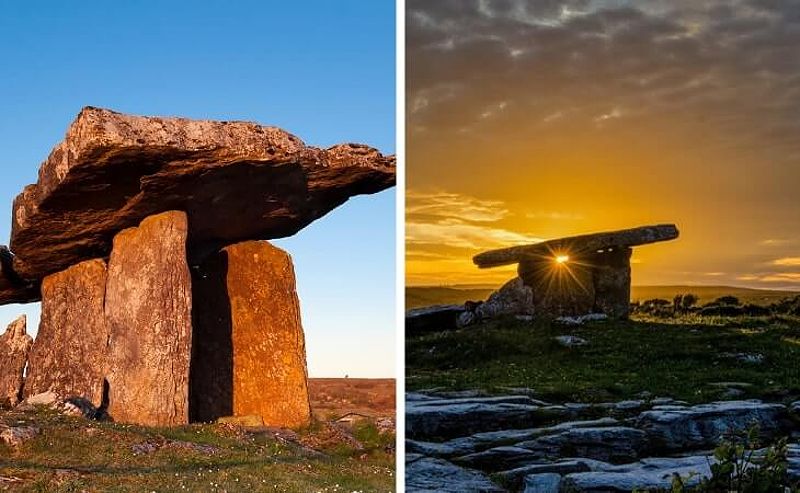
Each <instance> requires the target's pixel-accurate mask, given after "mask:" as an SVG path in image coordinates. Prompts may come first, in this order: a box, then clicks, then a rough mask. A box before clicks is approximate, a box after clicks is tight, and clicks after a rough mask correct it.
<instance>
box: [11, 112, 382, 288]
mask: <svg viewBox="0 0 800 493" xmlns="http://www.w3.org/2000/svg"><path fill="white" fill-rule="evenodd" d="M394 181H395V159H394V157H393V156H383V155H381V154H380V153H379V152H378V151H377V150H375V149H372V148H370V147H367V146H363V145H358V144H343V145H337V146H334V147H331V148H328V149H318V148H315V147H310V146H307V145H306V144H304V143H303V142H302V141H301V140H300V139H298V138H297V137H295V136H293V135H291V134H289V133H287V132H285V131H283V130H281V129H278V128H275V127H264V126H261V125H257V124H254V123H247V122H216V121H197V120H187V119H184V118H159V117H140V116H131V115H124V114H120V113H116V112H113V111H109V110H105V109H99V108H91V107H87V108H84V109H83V110H82V111H81V112H80V114H79V115H78V117H77V119H76V120H75V121H74V122H73V123H72V124H71V125H70V127H69V129H68V131H67V134H66V137H65V139H64V141H63V142H61V143H60V144H58V145H57V146H56V147H55V148H54V149H53V151H52V152H51V153H50V156H49V157H48V158H47V160H46V161H45V162H44V163H42V165H41V168H40V170H39V179H38V181H37V183H36V184H34V185H29V186H28V187H26V188H25V190H24V191H23V192H22V193H21V194H20V195H19V196H18V197H17V198H16V200H15V201H14V212H13V222H12V236H11V251H12V252H14V254H15V255H16V257H15V259H14V262H13V264H14V271H15V274H16V275H17V276H19V277H21V278H23V279H26V280H28V281H37V280H40V279H41V278H43V277H44V276H46V275H48V274H51V273H54V272H59V271H61V270H64V269H66V268H67V267H69V266H70V265H73V264H76V263H78V262H81V261H83V260H88V259H92V258H102V257H105V256H107V255H108V254H109V252H110V251H111V247H112V239H113V237H114V235H115V234H117V233H118V232H119V231H121V230H123V229H126V228H129V227H134V226H136V225H137V224H138V223H139V222H140V221H141V220H142V219H144V218H145V217H148V216H150V215H153V214H157V213H160V212H164V211H168V210H183V211H186V212H187V214H188V227H189V230H190V231H191V244H190V248H189V250H190V254H191V257H192V258H193V259H194V260H193V261H192V264H193V265H194V264H196V263H199V261H200V260H202V258H203V257H204V255H205V254H206V253H209V252H214V251H217V250H219V249H220V248H221V247H224V246H226V245H229V244H233V243H236V242H240V241H245V240H253V239H272V238H280V237H285V236H289V235H292V234H294V233H296V232H297V231H298V230H300V229H302V228H303V227H305V226H306V225H308V224H309V223H311V222H312V221H314V220H315V219H318V218H320V217H321V216H323V215H325V214H326V213H328V212H329V211H331V210H332V209H334V208H335V207H337V206H339V205H341V204H342V203H344V202H345V201H346V200H347V199H348V198H349V197H352V196H354V195H359V194H368V193H375V192H378V191H380V190H383V189H385V188H388V187H390V186H393V184H394ZM0 287H1V285H0ZM21 294H22V292H21V291H19V290H17V296H19V295H21ZM31 299H33V297H32V298H31ZM0 302H2V298H0Z"/></svg>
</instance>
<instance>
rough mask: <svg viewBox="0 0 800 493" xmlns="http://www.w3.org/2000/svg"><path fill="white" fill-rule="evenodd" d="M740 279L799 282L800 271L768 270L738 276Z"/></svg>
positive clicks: (766, 281)
mask: <svg viewBox="0 0 800 493" xmlns="http://www.w3.org/2000/svg"><path fill="white" fill-rule="evenodd" d="M736 279H737V280H739V281H758V282H764V283H789V284H794V283H799V284H800V272H766V273H760V274H744V275H741V276H738V277H736Z"/></svg>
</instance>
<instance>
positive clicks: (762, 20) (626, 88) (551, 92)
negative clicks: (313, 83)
mask: <svg viewBox="0 0 800 493" xmlns="http://www.w3.org/2000/svg"><path fill="white" fill-rule="evenodd" d="M407 11H408V14H407V15H408V17H407V32H408V35H407V51H406V53H407V58H408V69H407V75H408V90H409V95H408V100H409V101H410V105H411V106H410V109H411V110H413V111H411V112H410V114H409V116H410V122H409V129H410V130H411V131H412V132H414V131H415V129H422V130H423V131H424V132H428V131H430V130H431V129H436V132H437V135H439V134H440V133H441V132H448V131H450V132H454V133H458V132H460V133H461V134H462V135H463V137H462V138H467V137H468V136H469V135H470V134H475V133H479V132H483V130H484V128H485V127H486V126H491V125H497V126H502V125H503V124H504V123H506V124H507V125H509V126H508V127H503V128H505V129H507V130H509V131H510V132H512V133H518V134H519V135H526V134H529V133H530V132H532V131H535V130H536V129H537V125H548V126H553V125H556V124H567V123H570V124H575V125H577V124H582V125H584V126H585V129H586V131H592V130H594V131H603V127H605V126H606V125H604V124H609V123H610V122H611V121H612V120H622V119H634V118H637V117H648V116H649V117H652V118H653V119H656V118H658V117H659V116H663V115H676V114H684V115H699V117H700V118H702V122H703V124H704V126H706V127H708V128H715V129H719V131H720V133H721V134H723V135H732V134H733V133H737V134H738V135H739V136H740V138H737V139H733V140H730V141H729V142H728V143H727V145H731V146H743V145H748V144H751V145H752V144H753V143H754V142H759V143H761V145H763V146H765V147H769V148H770V149H774V150H775V151H776V152H781V153H782V154H783V155H784V156H800V139H797V138H796V135H798V133H800V120H798V119H797V117H796V115H797V114H798V113H800V63H797V62H798V54H797V46H798V44H800V3H799V2H797V1H786V2H779V1H776V0H738V1H729V0H673V1H668V2H667V1H663V0H662V1H656V0H636V1H633V0H630V1H625V0H563V1H555V0H542V1H536V2H531V1H525V0H439V1H435V2H431V1H429V0H409V1H408V3H407ZM442 88H446V90H445V89H442ZM437 92H442V93H443V94H440V96H445V97H438V98H434V97H431V95H432V94H434V93H437ZM421 98H422V99H421ZM423 101H424V103H423ZM500 102H502V103H503V104H504V105H505V106H504V108H503V109H502V111H497V105H498V104H500ZM489 116H491V118H489ZM509 122H513V123H509ZM520 122H523V123H520ZM510 137H511V136H510V135H509V138H510Z"/></svg>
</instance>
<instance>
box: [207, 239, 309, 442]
mask: <svg viewBox="0 0 800 493" xmlns="http://www.w3.org/2000/svg"><path fill="white" fill-rule="evenodd" d="M192 290H193V295H192V299H193V300H194V312H193V316H192V318H193V321H194V336H193V338H194V340H195V341H196V344H195V346H194V351H193V356H192V380H191V396H192V397H191V399H192V406H191V407H192V413H191V414H192V420H193V421H195V420H197V421H213V420H215V419H217V418H219V417H221V416H228V415H235V416H246V415H258V416H261V417H262V418H263V421H264V423H265V424H266V425H267V426H275V427H281V428H299V427H303V426H305V425H307V424H308V423H309V422H310V419H311V408H310V404H309V398H308V375H307V370H306V349H305V337H304V335H303V327H302V325H301V323H300V302H299V300H298V298H297V292H296V289H295V275H294V266H293V264H292V259H291V257H290V256H289V254H287V253H286V252H285V251H283V250H281V249H279V248H277V247H275V246H273V245H271V244H270V243H268V242H266V241H250V242H244V243H238V244H236V245H231V246H229V247H226V248H224V249H223V250H222V251H221V252H220V253H219V254H218V255H215V256H212V257H210V258H209V260H208V261H207V262H205V263H204V264H203V265H201V266H199V267H198V268H196V269H193V282H192Z"/></svg>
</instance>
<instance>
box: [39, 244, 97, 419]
mask: <svg viewBox="0 0 800 493" xmlns="http://www.w3.org/2000/svg"><path fill="white" fill-rule="evenodd" d="M105 294H106V264H105V262H104V261H102V260H87V261H86V262H81V263H79V264H76V265H74V266H72V267H70V268H69V269H67V270H64V271H62V272H58V273H56V274H51V275H49V276H47V277H46V278H45V279H44V281H43V282H42V315H41V321H40V323H39V331H38V333H37V334H36V340H35V341H34V344H33V349H31V353H30V356H29V363H28V375H27V377H26V379H25V397H30V396H33V395H36V394H41V393H44V392H53V393H55V394H56V395H57V396H58V397H59V398H61V399H66V398H69V397H82V398H84V399H86V400H88V401H90V402H91V403H92V404H93V405H94V406H95V407H99V406H100V405H101V404H102V403H103V402H102V401H103V380H104V377H105V371H106V346H107V344H108V325H107V324H106V319H105V313H104V308H103V307H104V304H105Z"/></svg>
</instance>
